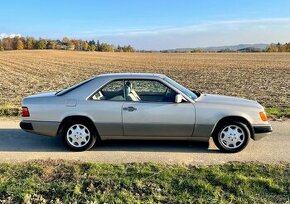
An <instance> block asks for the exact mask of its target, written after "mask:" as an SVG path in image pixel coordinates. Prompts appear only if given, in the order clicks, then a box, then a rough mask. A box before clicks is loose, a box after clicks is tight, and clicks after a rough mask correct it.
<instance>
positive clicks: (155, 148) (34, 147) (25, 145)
mask: <svg viewBox="0 0 290 204" xmlns="http://www.w3.org/2000/svg"><path fill="white" fill-rule="evenodd" d="M0 139H1V142H0V152H1V151H2V152H3V151H6V152H9V151H11V152H68V151H69V150H68V149H67V148H66V147H65V146H64V144H63V142H62V141H61V138H59V137H47V136H43V135H35V134H31V133H27V132H24V131H23V130H20V129H0ZM208 145H209V143H204V142H192V141H152V140H150V141H147V140H146V141H143V140H114V141H101V142H100V143H98V144H96V145H95V146H94V147H93V148H92V149H91V150H90V151H96V152H98V151H132V152H181V153H182V152H183V153H190V152H192V153H194V152H201V153H219V151H218V150H217V149H212V148H210V149H209V148H208Z"/></svg>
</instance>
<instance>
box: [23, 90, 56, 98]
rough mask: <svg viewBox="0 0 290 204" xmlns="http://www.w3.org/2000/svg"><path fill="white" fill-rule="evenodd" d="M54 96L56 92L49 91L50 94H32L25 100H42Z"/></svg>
mask: <svg viewBox="0 0 290 204" xmlns="http://www.w3.org/2000/svg"><path fill="white" fill-rule="evenodd" d="M55 94H56V91H50V92H44V93H38V94H34V95H31V96H28V97H26V98H43V97H49V96H55Z"/></svg>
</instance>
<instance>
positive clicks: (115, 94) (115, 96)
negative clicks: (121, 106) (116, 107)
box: [92, 80, 124, 101]
mask: <svg viewBox="0 0 290 204" xmlns="http://www.w3.org/2000/svg"><path fill="white" fill-rule="evenodd" d="M92 99H93V100H109V101H124V81H123V80H120V81H113V82H111V83H109V84H107V85H106V86H105V87H103V88H102V89H101V90H100V91H98V92H97V93H95V94H94V95H93V96H92Z"/></svg>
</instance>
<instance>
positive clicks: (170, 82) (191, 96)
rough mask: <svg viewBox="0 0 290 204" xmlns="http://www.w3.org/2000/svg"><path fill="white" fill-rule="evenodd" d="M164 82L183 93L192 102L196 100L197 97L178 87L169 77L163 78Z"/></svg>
mask: <svg viewBox="0 0 290 204" xmlns="http://www.w3.org/2000/svg"><path fill="white" fill-rule="evenodd" d="M164 80H165V81H166V82H168V83H169V84H171V85H172V86H174V87H175V88H177V89H178V90H180V91H181V92H182V93H184V94H185V95H186V96H188V97H189V98H191V99H192V100H194V99H197V95H196V94H195V93H193V92H192V91H190V90H188V89H187V88H185V87H184V86H182V85H180V84H179V83H177V82H176V81H174V80H172V79H170V78H169V77H165V78H164Z"/></svg>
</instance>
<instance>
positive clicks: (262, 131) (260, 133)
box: [253, 125, 273, 140]
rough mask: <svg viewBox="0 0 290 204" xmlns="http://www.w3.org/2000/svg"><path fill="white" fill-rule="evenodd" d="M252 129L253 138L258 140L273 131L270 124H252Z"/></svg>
mask: <svg viewBox="0 0 290 204" xmlns="http://www.w3.org/2000/svg"><path fill="white" fill-rule="evenodd" d="M253 130H254V136H253V139H254V140H260V139H262V138H263V137H265V136H267V135H269V134H270V133H271V132H272V131H273V129H272V126H271V125H256V126H253Z"/></svg>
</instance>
